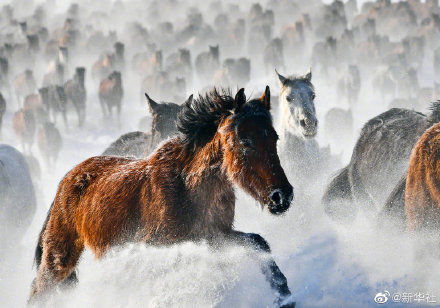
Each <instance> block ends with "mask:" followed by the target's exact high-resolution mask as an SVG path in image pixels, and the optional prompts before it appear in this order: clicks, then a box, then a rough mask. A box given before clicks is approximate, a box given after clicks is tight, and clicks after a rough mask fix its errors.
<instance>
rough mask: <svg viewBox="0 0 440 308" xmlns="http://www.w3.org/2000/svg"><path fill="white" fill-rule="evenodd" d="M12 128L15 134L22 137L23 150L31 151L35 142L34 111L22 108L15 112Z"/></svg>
mask: <svg viewBox="0 0 440 308" xmlns="http://www.w3.org/2000/svg"><path fill="white" fill-rule="evenodd" d="M12 128H13V129H14V132H15V134H16V135H17V136H18V138H19V139H20V142H21V145H22V147H23V151H25V152H26V146H27V150H28V151H29V152H30V151H31V148H32V145H33V143H34V136H35V129H36V122H35V116H34V112H33V111H32V110H26V109H20V110H18V111H17V112H15V113H14V118H13V119H12Z"/></svg>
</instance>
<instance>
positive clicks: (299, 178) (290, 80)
mask: <svg viewBox="0 0 440 308" xmlns="http://www.w3.org/2000/svg"><path fill="white" fill-rule="evenodd" d="M275 72H276V74H277V76H278V80H279V82H280V95H279V104H280V106H279V108H280V110H279V117H280V118H279V123H280V130H279V132H280V158H281V161H282V162H283V163H284V164H285V166H284V167H285V168H286V173H287V176H288V178H289V180H291V181H292V183H293V185H294V186H295V187H297V189H299V190H300V191H301V192H302V193H303V194H306V195H313V194H315V189H316V188H317V187H316V186H320V183H321V182H322V181H323V179H322V176H324V178H326V175H325V173H327V172H328V169H329V165H330V164H329V161H330V159H332V158H331V156H330V153H329V151H328V150H327V151H323V150H322V149H320V147H319V145H318V142H317V141H316V139H315V138H314V137H315V136H316V134H317V132H318V120H317V115H316V109H315V102H314V100H315V89H314V86H313V84H312V73H311V71H309V72H308V73H306V74H305V75H304V76H290V77H284V76H282V75H281V74H279V73H278V72H277V71H276V70H275ZM320 177H321V178H320ZM304 179H308V181H304ZM298 187H299V188H298ZM312 192H313V193H312Z"/></svg>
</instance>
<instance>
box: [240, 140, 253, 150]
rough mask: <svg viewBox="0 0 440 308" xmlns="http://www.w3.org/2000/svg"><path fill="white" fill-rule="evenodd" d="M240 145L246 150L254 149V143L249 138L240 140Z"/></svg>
mask: <svg viewBox="0 0 440 308" xmlns="http://www.w3.org/2000/svg"><path fill="white" fill-rule="evenodd" d="M240 144H241V145H242V146H244V147H246V148H252V147H253V146H254V143H253V142H252V140H250V139H248V138H244V139H240Z"/></svg>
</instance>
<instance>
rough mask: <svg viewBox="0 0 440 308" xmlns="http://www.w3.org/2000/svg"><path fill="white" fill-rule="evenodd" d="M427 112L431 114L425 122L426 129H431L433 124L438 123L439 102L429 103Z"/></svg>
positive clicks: (439, 116) (439, 115)
mask: <svg viewBox="0 0 440 308" xmlns="http://www.w3.org/2000/svg"><path fill="white" fill-rule="evenodd" d="M429 110H430V111H431V113H430V114H429V115H428V118H427V119H426V122H427V124H428V127H431V126H432V125H434V124H435V123H439V122H440V100H437V101H435V102H433V103H431V106H430V107H429Z"/></svg>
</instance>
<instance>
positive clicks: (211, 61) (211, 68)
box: [195, 45, 220, 83]
mask: <svg viewBox="0 0 440 308" xmlns="http://www.w3.org/2000/svg"><path fill="white" fill-rule="evenodd" d="M219 57H220V56H219V47H218V45H217V46H209V51H207V52H202V53H201V54H199V55H198V56H197V57H196V60H195V68H196V72H197V75H198V76H199V79H200V80H201V81H203V82H205V83H206V82H210V81H211V80H212V78H213V76H214V73H215V71H216V70H217V69H218V68H219V67H220V60H219Z"/></svg>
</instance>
